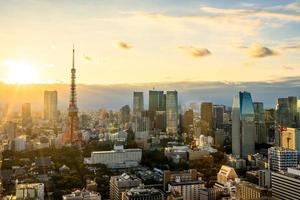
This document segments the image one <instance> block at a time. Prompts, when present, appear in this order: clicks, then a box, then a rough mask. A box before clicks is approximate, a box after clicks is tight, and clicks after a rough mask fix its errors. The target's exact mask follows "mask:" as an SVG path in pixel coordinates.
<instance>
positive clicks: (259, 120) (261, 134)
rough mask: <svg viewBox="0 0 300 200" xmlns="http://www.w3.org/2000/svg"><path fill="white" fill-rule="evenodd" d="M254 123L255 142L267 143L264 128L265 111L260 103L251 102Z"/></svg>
mask: <svg viewBox="0 0 300 200" xmlns="http://www.w3.org/2000/svg"><path fill="white" fill-rule="evenodd" d="M253 108H254V123H255V130H256V131H255V132H256V135H255V141H256V142H257V143H259V144H262V143H267V132H266V126H265V113H264V112H265V111H264V104H263V103H262V102H253Z"/></svg>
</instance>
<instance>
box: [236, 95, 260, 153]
mask: <svg viewBox="0 0 300 200" xmlns="http://www.w3.org/2000/svg"><path fill="white" fill-rule="evenodd" d="M254 117H255V115H254V109H253V102H252V98H251V94H250V93H249V92H239V94H238V95H236V96H235V97H234V99H233V106H232V154H233V155H234V156H236V157H241V158H246V157H247V156H248V155H249V154H254V153H255V148H254V147H255V124H254Z"/></svg>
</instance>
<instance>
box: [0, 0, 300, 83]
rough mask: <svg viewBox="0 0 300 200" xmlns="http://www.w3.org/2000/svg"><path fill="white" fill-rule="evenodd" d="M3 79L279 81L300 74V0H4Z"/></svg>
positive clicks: (0, 18) (0, 8) (0, 13)
mask: <svg viewBox="0 0 300 200" xmlns="http://www.w3.org/2000/svg"><path fill="white" fill-rule="evenodd" d="M0 25H1V29H0V30H1V31H0V44H1V47H0V81H3V82H5V83H69V79H70V67H71V61H72V60H71V59H72V55H71V54H72V46H73V44H74V45H75V51H76V61H75V62H76V68H77V82H78V83H81V84H88V85H93V84H98V85H112V84H113V85H114V84H147V83H156V84H158V85H159V84H160V83H165V82H168V83H179V82H184V83H191V82H203V81H204V82H212V83H213V82H222V83H227V82H230V83H240V82H247V83H248V82H259V83H261V82H266V83H268V82H270V81H280V80H286V79H290V78H291V77H292V78H293V77H294V79H297V78H298V77H299V76H300V66H299V63H300V51H299V50H300V1H290V0H276V1H274V0H269V1H268V0H264V1H258V0H251V1H238V0H226V1H224V0H219V1H216V0H209V1H208V0H207V1H200V0H151V1H150V0H89V1H86V0H73V1H69V0H10V1H0Z"/></svg>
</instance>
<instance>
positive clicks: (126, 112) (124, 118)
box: [120, 105, 130, 123]
mask: <svg viewBox="0 0 300 200" xmlns="http://www.w3.org/2000/svg"><path fill="white" fill-rule="evenodd" d="M120 113H121V122H122V123H128V122H129V120H130V107H129V105H126V106H123V107H122V108H121V109H120Z"/></svg>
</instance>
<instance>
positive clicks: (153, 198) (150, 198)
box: [122, 185, 164, 200]
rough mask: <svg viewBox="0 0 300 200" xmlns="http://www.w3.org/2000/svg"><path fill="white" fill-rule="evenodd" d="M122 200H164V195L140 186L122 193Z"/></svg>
mask: <svg viewBox="0 0 300 200" xmlns="http://www.w3.org/2000/svg"><path fill="white" fill-rule="evenodd" d="M122 200H164V195H163V193H162V191H160V190H157V189H154V188H151V189H146V188H144V185H140V186H139V187H136V188H131V189H129V190H126V191H125V192H122Z"/></svg>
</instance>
